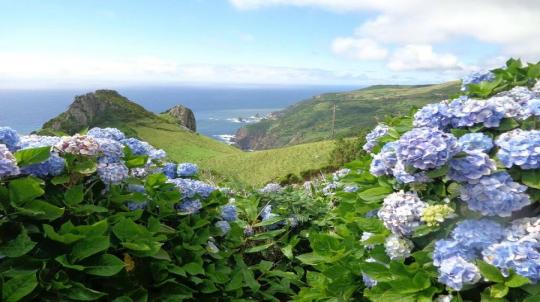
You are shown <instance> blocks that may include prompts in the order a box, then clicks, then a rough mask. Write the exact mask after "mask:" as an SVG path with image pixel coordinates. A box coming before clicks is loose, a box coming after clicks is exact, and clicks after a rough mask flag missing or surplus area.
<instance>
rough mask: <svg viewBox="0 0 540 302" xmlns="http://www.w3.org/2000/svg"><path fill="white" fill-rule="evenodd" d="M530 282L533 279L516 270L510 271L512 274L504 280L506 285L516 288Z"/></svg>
mask: <svg viewBox="0 0 540 302" xmlns="http://www.w3.org/2000/svg"><path fill="white" fill-rule="evenodd" d="M530 283H531V281H530V280H529V279H528V278H526V277H523V276H522V275H520V274H516V273H515V272H513V271H512V272H511V273H510V276H509V277H508V278H507V279H506V281H505V282H504V285H506V286H508V287H512V288H514V287H521V286H523V285H525V284H530Z"/></svg>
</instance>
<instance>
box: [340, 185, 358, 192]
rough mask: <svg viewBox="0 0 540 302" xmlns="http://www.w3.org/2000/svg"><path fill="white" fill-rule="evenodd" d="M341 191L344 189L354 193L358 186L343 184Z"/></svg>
mask: <svg viewBox="0 0 540 302" xmlns="http://www.w3.org/2000/svg"><path fill="white" fill-rule="evenodd" d="M343 191H345V192H347V193H354V192H357V191H358V186H356V185H349V186H345V187H344V188H343Z"/></svg>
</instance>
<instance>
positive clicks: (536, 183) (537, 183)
mask: <svg viewBox="0 0 540 302" xmlns="http://www.w3.org/2000/svg"><path fill="white" fill-rule="evenodd" d="M521 181H522V182H523V183H524V184H525V185H526V186H528V187H531V188H535V189H540V170H538V169H532V170H523V171H521Z"/></svg>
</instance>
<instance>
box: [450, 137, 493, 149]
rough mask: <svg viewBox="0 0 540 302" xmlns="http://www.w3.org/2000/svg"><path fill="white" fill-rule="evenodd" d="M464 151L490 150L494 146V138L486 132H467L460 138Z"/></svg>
mask: <svg viewBox="0 0 540 302" xmlns="http://www.w3.org/2000/svg"><path fill="white" fill-rule="evenodd" d="M458 143H459V146H460V148H461V150H462V151H465V152H467V151H482V152H488V151H489V150H491V149H492V148H493V140H492V139H491V137H489V136H487V135H485V134H484V133H481V132H477V133H467V134H465V135H463V136H462V137H460V138H459V139H458Z"/></svg>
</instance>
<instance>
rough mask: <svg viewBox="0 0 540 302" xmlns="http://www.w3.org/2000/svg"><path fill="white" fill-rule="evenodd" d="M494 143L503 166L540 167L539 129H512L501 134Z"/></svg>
mask: <svg viewBox="0 0 540 302" xmlns="http://www.w3.org/2000/svg"><path fill="white" fill-rule="evenodd" d="M495 145H497V147H499V151H498V152H497V157H498V158H499V160H500V161H501V163H502V164H503V165H504V166H505V167H507V168H510V167H512V166H514V165H516V166H519V167H520V168H522V169H537V168H540V131H538V130H530V131H525V130H521V129H514V130H512V131H509V132H506V133H503V134H501V135H500V136H499V137H498V138H497V139H496V140H495Z"/></svg>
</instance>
